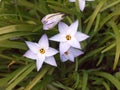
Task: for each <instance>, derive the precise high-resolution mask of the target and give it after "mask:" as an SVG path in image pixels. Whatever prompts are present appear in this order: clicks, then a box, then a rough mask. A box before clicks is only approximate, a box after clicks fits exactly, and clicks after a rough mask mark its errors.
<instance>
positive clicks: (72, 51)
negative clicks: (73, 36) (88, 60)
mask: <svg viewBox="0 0 120 90" xmlns="http://www.w3.org/2000/svg"><path fill="white" fill-rule="evenodd" d="M81 54H83V52H82V51H81V50H79V49H76V48H73V47H70V48H69V49H68V51H66V52H65V53H64V54H60V58H61V61H62V62H65V61H67V60H70V61H72V62H74V58H75V57H77V56H79V55H81Z"/></svg>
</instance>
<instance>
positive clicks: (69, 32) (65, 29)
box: [50, 20, 89, 54]
mask: <svg viewBox="0 0 120 90" xmlns="http://www.w3.org/2000/svg"><path fill="white" fill-rule="evenodd" d="M58 28H59V32H60V33H59V34H57V35H55V36H53V37H51V38H50V40H53V41H57V42H60V45H59V50H60V53H62V54H63V53H64V52H66V51H67V50H68V49H69V48H70V47H71V46H72V47H75V48H79V49H80V48H81V46H80V44H79V42H80V41H83V40H85V39H87V38H88V37H89V36H88V35H86V34H84V33H81V32H77V28H78V20H77V21H75V22H74V23H72V24H71V25H70V26H68V25H66V24H65V23H63V22H60V23H59V24H58Z"/></svg>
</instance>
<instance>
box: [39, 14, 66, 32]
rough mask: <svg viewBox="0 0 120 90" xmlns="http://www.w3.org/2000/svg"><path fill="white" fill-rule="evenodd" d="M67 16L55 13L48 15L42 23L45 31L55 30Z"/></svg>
mask: <svg viewBox="0 0 120 90" xmlns="http://www.w3.org/2000/svg"><path fill="white" fill-rule="evenodd" d="M64 16H65V14H63V13H53V14H48V15H46V16H45V17H43V18H42V20H41V22H42V23H43V29H44V30H49V29H51V28H53V27H54V26H55V25H56V24H57V23H58V22H60V21H61V20H62V19H63V18H64Z"/></svg>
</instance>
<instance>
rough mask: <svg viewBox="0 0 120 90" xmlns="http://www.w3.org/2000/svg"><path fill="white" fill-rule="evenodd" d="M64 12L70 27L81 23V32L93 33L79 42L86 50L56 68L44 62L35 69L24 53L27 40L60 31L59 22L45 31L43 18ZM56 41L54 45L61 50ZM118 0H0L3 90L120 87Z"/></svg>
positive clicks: (0, 81)
mask: <svg viewBox="0 0 120 90" xmlns="http://www.w3.org/2000/svg"><path fill="white" fill-rule="evenodd" d="M57 12H62V13H64V14H65V17H64V19H63V20H62V21H63V22H65V23H66V24H68V25H70V24H71V23H73V22H74V21H76V20H78V21H79V27H78V31H80V32H82V33H85V34H87V35H89V36H90V37H89V38H88V39H87V40H85V41H82V42H80V43H81V46H82V51H83V52H84V54H82V55H80V56H79V57H77V58H75V62H70V61H66V62H61V60H60V57H59V54H57V55H55V59H56V62H57V67H53V66H50V65H48V64H46V63H44V64H43V66H42V68H41V69H40V70H39V71H38V72H37V70H36V63H35V60H31V59H28V58H26V57H24V56H23V54H24V53H25V52H26V51H27V50H28V47H27V45H26V44H25V41H31V42H38V40H39V39H40V37H41V36H42V35H43V34H45V33H46V34H47V35H48V37H52V36H53V35H55V34H57V33H58V26H57V25H56V26H55V27H54V28H52V29H50V30H47V31H45V30H43V24H42V22H41V19H42V18H43V17H44V16H46V15H47V14H51V13H57ZM58 45H59V44H58V43H57V42H53V41H50V46H51V47H54V48H56V49H58ZM119 57H120V0H94V1H91V2H88V1H86V4H85V9H84V11H81V10H80V9H79V4H78V0H76V2H69V0H2V1H1V2H0V90H120V72H119V71H120V61H119V59H120V58H119Z"/></svg>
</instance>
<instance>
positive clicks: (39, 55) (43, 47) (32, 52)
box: [24, 34, 58, 71]
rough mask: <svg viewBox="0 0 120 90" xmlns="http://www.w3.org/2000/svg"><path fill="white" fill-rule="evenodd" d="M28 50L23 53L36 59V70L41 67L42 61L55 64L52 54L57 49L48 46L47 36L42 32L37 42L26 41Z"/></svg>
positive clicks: (55, 52)
mask: <svg viewBox="0 0 120 90" xmlns="http://www.w3.org/2000/svg"><path fill="white" fill-rule="evenodd" d="M26 44H27V46H28V47H29V50H28V51H27V52H26V53H25V54H24V56H25V57H27V58H30V59H33V60H36V65H37V71H39V70H40V68H41V67H42V64H43V62H45V63H48V64H50V65H52V66H57V64H56V61H55V59H54V57H53V55H55V54H57V53H58V51H57V50H56V49H53V48H51V47H49V43H48V37H47V35H46V34H44V35H43V36H42V37H41V39H40V40H39V42H38V43H34V42H30V41H26Z"/></svg>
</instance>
